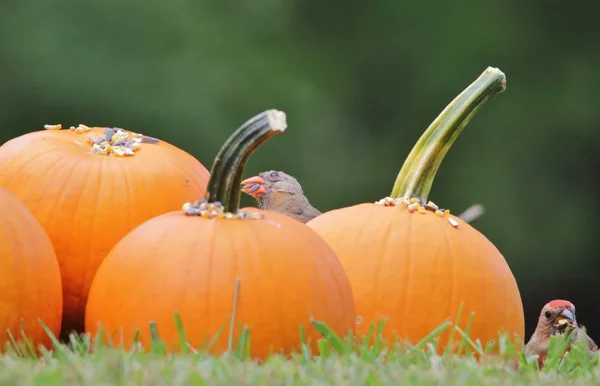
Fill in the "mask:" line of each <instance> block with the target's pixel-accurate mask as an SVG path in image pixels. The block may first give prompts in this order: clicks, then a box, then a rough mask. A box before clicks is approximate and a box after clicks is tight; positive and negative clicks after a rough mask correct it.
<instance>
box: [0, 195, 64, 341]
mask: <svg viewBox="0 0 600 386" xmlns="http://www.w3.org/2000/svg"><path fill="white" fill-rule="evenodd" d="M62 302H63V299H62V287H61V280H60V269H59V267H58V261H57V260H56V253H55V252H54V247H53V246H52V242H51V241H50V238H49V237H48V235H47V233H46V231H45V230H44V228H43V227H42V225H41V224H40V223H39V221H38V220H37V219H36V218H35V216H34V215H33V214H32V213H31V211H30V210H29V209H28V208H27V206H25V204H24V203H23V202H22V201H21V200H19V199H18V198H17V197H16V196H15V195H14V194H12V193H10V192H9V191H8V190H6V189H3V188H0V345H1V346H0V351H4V349H5V348H6V345H5V344H6V342H8V341H13V340H14V341H15V342H16V343H25V342H29V343H31V344H33V347H37V346H38V345H40V344H41V345H43V346H45V347H46V348H47V349H50V348H51V341H50V336H49V335H48V334H47V333H46V331H44V328H43V325H45V326H46V327H47V328H48V329H49V330H50V331H51V332H52V333H53V334H55V335H57V334H58V333H59V332H60V325H61V318H62ZM40 321H41V322H42V323H43V324H42V323H40Z"/></svg>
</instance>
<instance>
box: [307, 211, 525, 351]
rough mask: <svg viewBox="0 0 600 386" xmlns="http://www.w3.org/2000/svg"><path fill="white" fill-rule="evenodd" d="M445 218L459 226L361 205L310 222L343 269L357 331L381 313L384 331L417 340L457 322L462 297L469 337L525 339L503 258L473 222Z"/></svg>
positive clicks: (512, 281)
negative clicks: (500, 335) (502, 334)
mask: <svg viewBox="0 0 600 386" xmlns="http://www.w3.org/2000/svg"><path fill="white" fill-rule="evenodd" d="M449 217H451V218H452V219H454V220H455V221H456V222H457V223H458V224H459V225H458V227H453V226H452V225H451V224H450V223H449V221H448V217H446V216H444V217H440V216H437V215H436V214H434V213H433V212H429V211H428V212H427V213H424V214H421V213H418V212H413V213H410V212H409V211H408V209H407V208H406V207H405V206H403V205H399V206H394V207H385V206H382V205H377V204H370V203H365V204H359V205H355V206H352V207H348V208H343V209H338V210H333V211H330V212H327V213H324V214H322V215H320V216H318V217H316V218H315V219H313V220H311V221H309V222H308V223H307V225H308V226H309V227H311V228H312V229H314V230H315V231H316V232H317V233H318V234H319V235H320V236H321V237H322V238H323V239H325V241H327V243H328V244H329V245H330V246H331V248H332V249H333V250H334V251H335V252H336V254H337V256H338V258H339V260H340V262H341V263H342V265H343V267H344V269H345V271H346V274H347V275H348V278H349V280H350V283H351V286H352V291H353V294H354V298H355V302H356V314H357V318H358V319H359V320H361V323H360V324H359V325H357V327H356V329H357V331H358V332H359V333H367V331H368V329H369V324H371V323H374V322H377V321H379V320H380V319H382V318H384V317H385V318H387V323H386V327H385V330H384V332H385V333H384V336H386V337H394V336H396V337H398V338H400V339H406V340H408V341H410V342H412V343H413V344H415V343H417V342H418V341H419V340H421V339H423V338H424V337H425V336H426V335H427V334H428V333H430V332H431V331H432V330H433V329H435V328H436V327H438V326H439V325H440V324H441V323H442V322H444V321H446V320H450V321H454V320H455V319H456V316H457V313H458V311H459V309H460V306H461V302H464V305H463V310H462V313H461V315H462V317H461V321H460V323H459V325H460V326H461V328H462V329H463V330H464V329H465V328H466V324H467V321H468V319H469V314H470V313H471V312H472V311H474V312H475V316H474V319H473V321H472V324H471V330H470V334H469V336H470V338H471V339H473V340H476V339H480V340H481V341H482V343H483V344H484V345H485V344H486V343H487V342H488V341H489V340H491V339H497V336H498V333H499V332H500V331H501V330H504V331H505V332H507V333H509V334H510V335H514V334H516V335H518V336H519V337H520V338H521V339H522V338H523V336H524V332H525V331H524V329H525V322H524V315H523V305H522V302H521V297H520V294H519V289H518V287H517V283H516V281H515V278H514V276H513V274H512V272H511V270H510V268H509V266H508V264H507V263H506V261H505V259H504V257H503V256H502V254H501V253H500V252H499V251H498V249H497V248H496V247H495V246H494V245H493V244H492V243H491V242H490V241H489V240H488V239H487V238H486V237H485V236H484V235H483V234H481V233H480V232H479V231H477V230H476V229H475V228H473V227H472V226H471V225H469V224H467V223H465V222H464V221H462V220H461V219H459V218H458V217H455V216H449ZM447 336H448V333H445V334H444V335H443V337H444V338H447ZM456 339H460V337H458V336H457V338H456ZM443 341H444V340H443V339H442V343H443ZM440 348H443V344H441V345H440Z"/></svg>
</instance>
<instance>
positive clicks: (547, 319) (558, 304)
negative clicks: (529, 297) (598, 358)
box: [524, 299, 598, 368]
mask: <svg viewBox="0 0 600 386" xmlns="http://www.w3.org/2000/svg"><path fill="white" fill-rule="evenodd" d="M567 332H571V338H572V341H571V342H570V343H569V346H568V347H567V352H568V351H569V350H570V348H571V345H572V344H573V343H574V342H575V341H577V340H579V341H582V342H583V343H585V344H587V346H588V348H589V349H590V350H591V351H598V346H597V345H596V343H595V342H594V341H593V340H592V338H590V337H589V336H588V335H587V333H586V332H585V330H584V329H583V328H582V327H581V326H580V325H578V324H577V319H576V318H575V305H573V303H571V302H570V301H568V300H562V299H555V300H552V301H550V302H548V303H546V305H544V307H543V308H542V312H541V313H540V317H539V319H538V324H537V327H536V329H535V331H534V333H533V334H532V335H531V338H530V340H529V342H527V344H526V345H525V350H524V354H525V356H526V357H529V356H532V355H538V364H539V365H540V368H541V367H542V366H543V364H544V362H545V360H546V356H547V354H548V344H549V342H550V337H551V336H553V335H561V334H564V333H567Z"/></svg>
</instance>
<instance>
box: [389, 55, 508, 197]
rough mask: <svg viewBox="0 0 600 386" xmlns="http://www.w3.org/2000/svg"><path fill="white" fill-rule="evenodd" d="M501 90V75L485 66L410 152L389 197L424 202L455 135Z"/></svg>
mask: <svg viewBox="0 0 600 386" xmlns="http://www.w3.org/2000/svg"><path fill="white" fill-rule="evenodd" d="M505 88H506V76H505V75H504V73H503V72H502V71H500V70H499V69H497V68H493V67H488V68H487V69H486V70H485V71H484V72H483V73H482V74H481V75H480V76H479V78H477V79H476V80H475V81H474V82H473V83H471V85H469V87H467V88H466V89H465V90H464V91H463V92H461V93H460V94H459V95H458V96H457V97H456V98H454V100H453V101H452V102H450V104H449V105H448V106H446V108H445V109H444V110H443V111H442V112H441V113H440V115H438V117H437V118H436V119H435V120H434V121H433V122H432V123H431V125H429V127H428V128H427V130H425V132H424V133H423V135H421V138H419V140H418V141H417V143H416V144H415V146H414V147H413V149H412V150H411V152H410V154H409V155H408V157H407V158H406V161H404V165H402V169H401V170H400V173H398V177H397V178H396V182H395V183H394V187H393V189H392V194H391V197H392V198H401V197H405V198H411V197H413V196H416V197H418V198H419V199H421V201H422V202H427V198H428V196H429V192H430V191H431V185H432V183H433V179H434V178H435V174H436V173H437V171H438V168H439V167H440V164H441V163H442V160H443V159H444V157H445V156H446V153H447V152H448V150H449V149H450V147H451V146H452V144H453V143H454V141H455V140H456V138H457V137H458V135H459V134H460V133H461V132H462V130H463V129H464V128H465V126H466V125H467V124H468V123H469V122H470V121H471V119H473V117H474V116H475V113H476V112H477V110H479V108H480V107H481V106H482V105H483V104H484V103H485V102H486V101H487V100H488V99H490V98H491V97H492V96H494V95H496V94H498V93H500V92H502V91H504V89H505Z"/></svg>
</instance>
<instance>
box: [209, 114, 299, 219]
mask: <svg viewBox="0 0 600 386" xmlns="http://www.w3.org/2000/svg"><path fill="white" fill-rule="evenodd" d="M286 128H287V123H286V115H285V113H284V112H283V111H278V110H267V111H264V112H262V113H260V114H258V115H256V116H254V117H253V118H251V119H249V120H248V121H246V122H245V123H244V124H243V125H242V126H240V127H239V128H238V129H237V130H236V131H235V133H233V134H232V135H231V137H229V139H228V140H227V142H225V144H224V145H223V147H221V150H219V153H218V154H217V157H216V158H215V161H214V163H213V166H212V169H211V171H210V179H209V180H208V187H207V190H206V196H205V198H206V200H207V201H208V202H213V203H214V202H220V203H221V204H223V206H224V209H225V211H227V212H231V213H236V212H237V211H238V209H239V206H240V195H241V191H240V189H239V187H240V184H241V183H242V176H243V174H244V168H245V167H246V163H247V162H248V159H249V158H250V156H251V155H252V153H254V151H255V150H256V149H258V147H259V146H260V145H262V144H263V143H264V142H265V141H267V140H268V139H269V138H271V137H273V136H275V135H277V134H279V133H281V132H283V131H284V130H285V129H286Z"/></svg>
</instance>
